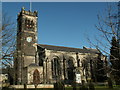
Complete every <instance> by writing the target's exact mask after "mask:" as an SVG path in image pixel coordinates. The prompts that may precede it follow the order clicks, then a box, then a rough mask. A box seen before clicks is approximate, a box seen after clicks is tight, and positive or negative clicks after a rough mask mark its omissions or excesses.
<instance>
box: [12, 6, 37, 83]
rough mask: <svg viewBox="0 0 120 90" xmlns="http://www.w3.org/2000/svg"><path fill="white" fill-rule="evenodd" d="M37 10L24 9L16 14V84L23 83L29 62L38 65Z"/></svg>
mask: <svg viewBox="0 0 120 90" xmlns="http://www.w3.org/2000/svg"><path fill="white" fill-rule="evenodd" d="M37 18H38V17H37V11H34V12H31V11H25V9H24V8H22V9H21V12H20V13H19V14H18V18H17V23H18V26H17V27H18V30H17V50H16V51H17V52H16V59H15V62H14V63H15V81H16V84H24V83H25V77H27V74H26V73H25V72H26V71H25V68H26V67H28V66H29V65H30V64H36V65H38V57H37V46H36V45H37Z"/></svg>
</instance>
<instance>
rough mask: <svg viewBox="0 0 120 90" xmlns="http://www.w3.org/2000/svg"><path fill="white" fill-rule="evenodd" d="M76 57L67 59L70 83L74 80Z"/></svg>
mask: <svg viewBox="0 0 120 90" xmlns="http://www.w3.org/2000/svg"><path fill="white" fill-rule="evenodd" d="M73 60H74V59H71V58H69V59H68V60H67V75H68V80H69V81H70V83H71V82H72V81H73V80H74V72H73V70H74V63H73Z"/></svg>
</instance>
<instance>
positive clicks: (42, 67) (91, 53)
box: [14, 8, 105, 84]
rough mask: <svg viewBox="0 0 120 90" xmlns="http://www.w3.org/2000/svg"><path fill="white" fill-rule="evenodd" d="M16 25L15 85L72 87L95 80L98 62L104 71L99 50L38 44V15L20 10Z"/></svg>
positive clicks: (102, 59) (103, 58)
mask: <svg viewBox="0 0 120 90" xmlns="http://www.w3.org/2000/svg"><path fill="white" fill-rule="evenodd" d="M17 23H18V30H17V46H16V55H15V60H14V71H15V74H14V75H15V77H14V81H15V84H34V83H36V84H52V83H55V82H57V81H63V82H64V83H66V84H72V83H73V82H76V83H81V82H82V80H84V81H85V82H87V81H88V80H90V79H92V80H93V81H95V80H97V77H96V76H97V74H99V73H98V72H96V70H97V69H98V66H97V62H98V61H99V60H100V61H101V62H102V64H101V66H102V67H101V68H103V66H104V61H105V57H104V56H103V55H102V53H101V52H100V51H99V50H97V49H91V48H86V47H83V48H82V49H80V48H71V47H63V46H53V45H44V44H38V42H37V41H38V38H37V32H38V12H37V11H34V12H32V11H26V10H25V9H24V8H22V9H21V11H20V13H19V14H18V18H17ZM95 63H96V64H95ZM95 75H96V76H95Z"/></svg>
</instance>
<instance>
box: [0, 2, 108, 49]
mask: <svg viewBox="0 0 120 90" xmlns="http://www.w3.org/2000/svg"><path fill="white" fill-rule="evenodd" d="M107 4H108V3H106V2H32V11H35V10H37V11H38V44H47V45H56V46H65V47H74V48H83V46H86V47H88V48H90V47H92V46H91V45H90V43H89V42H88V41H87V36H88V37H90V39H91V40H92V41H93V43H96V41H95V40H94V38H95V35H96V34H98V33H99V32H98V30H97V29H96V28H95V25H96V24H98V20H97V14H99V13H100V14H101V15H103V14H104V11H105V9H106V8H107ZM23 6H24V7H25V10H27V11H28V10H29V9H30V3H29V2H9V3H8V2H3V3H2V12H5V13H7V14H8V15H9V16H11V19H12V20H13V21H14V22H15V23H17V14H18V13H19V12H20V11H21V8H22V7H23ZM92 48H93V47H92Z"/></svg>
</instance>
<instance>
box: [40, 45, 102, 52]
mask: <svg viewBox="0 0 120 90" xmlns="http://www.w3.org/2000/svg"><path fill="white" fill-rule="evenodd" d="M38 46H40V47H43V48H46V49H48V50H55V51H66V52H78V53H100V51H99V50H97V49H91V48H90V49H88V48H85V47H84V48H83V49H80V48H72V47H64V46H53V45H45V44H38Z"/></svg>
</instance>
